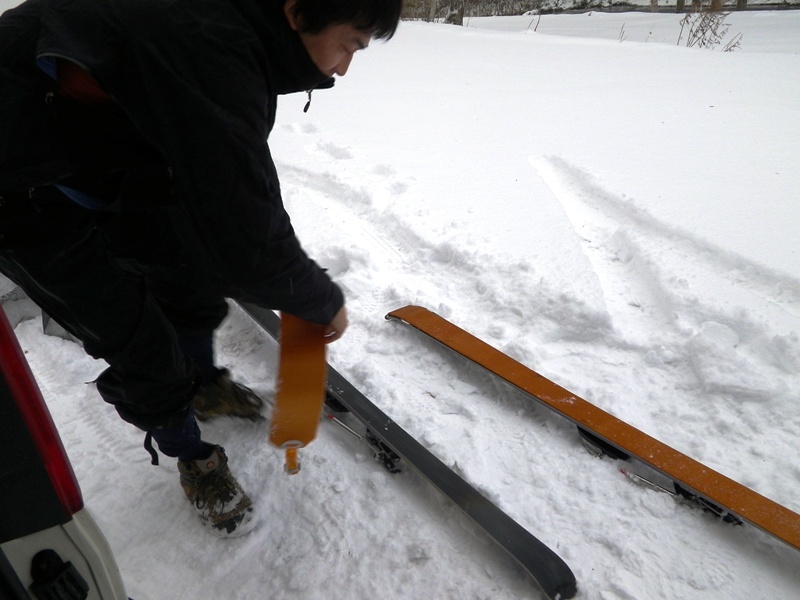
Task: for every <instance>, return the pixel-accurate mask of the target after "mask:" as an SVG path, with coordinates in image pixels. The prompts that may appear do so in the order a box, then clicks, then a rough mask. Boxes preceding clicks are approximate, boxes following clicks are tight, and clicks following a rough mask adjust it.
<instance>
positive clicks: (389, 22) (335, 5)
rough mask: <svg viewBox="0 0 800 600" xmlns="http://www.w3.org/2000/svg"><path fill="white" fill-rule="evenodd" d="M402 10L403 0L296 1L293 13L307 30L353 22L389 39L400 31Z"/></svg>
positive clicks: (382, 38) (374, 34)
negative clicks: (398, 27) (398, 28)
mask: <svg viewBox="0 0 800 600" xmlns="http://www.w3.org/2000/svg"><path fill="white" fill-rule="evenodd" d="M402 10H403V0H296V2H295V5H294V10H293V12H294V16H295V17H296V18H297V19H298V22H299V23H300V29H301V30H302V31H303V32H305V33H319V32H320V31H322V30H323V29H325V28H326V27H329V26H330V25H341V24H350V25H352V26H353V27H355V28H356V29H360V30H361V31H366V32H369V33H371V34H372V37H374V38H376V39H379V40H388V39H391V37H392V36H393V35H394V33H395V31H397V25H398V23H399V21H400V13H401V12H402Z"/></svg>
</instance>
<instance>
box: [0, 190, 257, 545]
mask: <svg viewBox="0 0 800 600" xmlns="http://www.w3.org/2000/svg"><path fill="white" fill-rule="evenodd" d="M0 195H3V196H4V202H3V203H2V205H0V271H2V272H4V273H5V274H6V275H7V276H8V277H9V278H10V279H11V280H13V281H14V282H15V283H17V284H18V285H20V286H21V287H22V288H23V289H24V290H25V291H26V292H27V293H28V295H29V296H30V297H31V298H32V299H33V300H34V301H35V302H36V303H37V304H39V306H40V307H41V308H42V309H43V310H45V311H46V312H47V313H48V314H49V315H50V316H51V317H52V318H54V319H56V320H57V321H58V322H59V323H60V324H61V325H62V326H63V327H64V328H65V329H67V331H69V332H70V333H71V334H72V335H74V336H75V337H77V338H78V339H80V340H81V341H82V342H83V345H84V348H85V350H86V351H87V353H89V354H90V355H91V356H93V357H95V358H102V359H105V360H106V362H108V364H109V367H108V368H107V369H106V370H105V371H103V373H102V374H101V375H100V377H99V378H98V381H97V387H98V390H99V392H100V394H101V395H102V397H103V398H104V399H105V400H106V401H107V402H109V403H111V404H113V405H114V407H115V408H116V409H117V412H118V413H119V414H120V416H121V417H122V418H123V419H124V420H126V421H128V422H130V423H132V424H134V425H136V426H137V427H139V428H140V429H142V430H144V431H148V432H150V433H151V435H152V437H153V438H154V439H156V441H157V442H159V447H160V448H161V449H162V452H164V453H165V454H167V455H169V456H175V457H178V458H179V459H183V463H182V464H188V465H195V464H196V463H197V461H198V460H200V459H202V461H207V459H208V457H209V456H215V457H216V459H215V461H212V462H214V463H215V464H216V465H217V467H219V468H216V469H213V470H212V471H213V472H214V473H216V472H217V471H221V472H223V473H224V471H226V470H227V465H226V464H224V463H226V461H223V460H221V459H220V456H222V457H224V453H222V451H221V449H218V447H211V446H210V445H207V444H204V443H203V442H202V441H201V439H200V435H199V429H198V428H197V424H196V422H195V420H194V415H193V412H192V410H191V407H190V403H191V399H192V397H193V396H194V394H195V392H196V389H197V385H198V383H199V377H198V373H197V370H196V368H195V366H194V365H193V363H192V362H191V361H190V360H187V359H186V358H185V356H184V354H183V352H182V351H181V350H180V347H179V344H178V340H177V335H176V333H175V330H174V328H173V327H172V325H171V323H170V322H169V320H168V319H167V318H166V317H165V315H164V314H163V312H162V310H161V308H160V307H159V305H158V303H157V302H156V301H155V299H154V298H153V296H152V295H151V294H150V292H149V291H148V289H147V286H146V282H145V280H144V279H143V278H142V277H141V276H138V275H136V274H134V273H131V272H128V271H125V270H123V269H122V268H120V266H119V264H118V263H117V261H116V260H115V259H114V258H113V257H112V256H110V254H109V252H108V246H107V243H106V240H105V237H104V235H102V234H101V233H100V232H99V231H98V230H97V228H96V227H95V223H94V216H95V215H94V213H92V212H90V211H87V210H84V209H82V208H80V207H77V206H75V205H74V204H72V203H71V202H70V201H69V200H67V199H66V198H64V197H63V196H62V195H61V194H60V193H59V192H57V191H55V190H52V189H47V190H37V196H36V197H35V198H34V199H33V200H32V201H29V202H26V201H25V200H26V199H25V198H21V197H19V196H18V195H12V194H0ZM162 443H163V447H162V446H161V444H162ZM215 453H216V454H215ZM202 461H201V462H202ZM223 467H224V469H223ZM227 474H228V475H229V471H227ZM206 476H210V477H212V478H213V479H215V480H220V477H219V473H217V474H216V475H214V474H213V473H212V474H211V475H209V472H208V471H203V472H201V473H200V475H198V477H199V478H200V479H202V478H203V477H206ZM223 479H226V480H231V481H233V483H234V484H235V480H234V479H233V478H232V476H230V477H227V478H225V477H223ZM182 480H183V478H182ZM220 481H221V480H220ZM222 483H225V482H224V481H223V482H222ZM195 487H196V488H199V487H203V488H204V489H205V488H207V487H209V486H199V485H195ZM227 487H228V488H231V489H233V488H232V487H231V486H230V485H228V486H227ZM234 487H238V484H235V486H234ZM184 489H186V486H184ZM238 489H239V491H240V490H241V488H238ZM237 493H238V492H237ZM240 495H241V496H242V498H241V499H242V502H238V503H237V504H236V506H235V507H234V508H235V509H236V514H234V515H232V516H230V518H229V519H227V521H226V516H227V513H226V512H225V511H220V510H217V511H216V512H215V513H214V514H213V519H211V521H213V522H212V523H210V524H211V525H212V528H216V529H217V530H218V531H217V532H218V533H219V532H220V531H221V532H223V533H224V534H226V535H227V534H231V532H232V531H234V530H236V529H237V527H238V526H239V525H242V526H244V525H245V524H246V523H244V520H245V518H246V519H247V521H250V519H251V515H248V513H250V512H251V510H252V509H251V508H250V502H249V499H247V498H246V496H245V495H244V494H243V492H242V493H241V494H240ZM190 499H192V500H193V501H195V504H199V503H198V502H197V498H190ZM245 499H246V502H244V500H245ZM217 505H218V507H222V506H223V505H224V502H223V503H220V502H218V503H217ZM226 510H227V509H226ZM202 516H203V515H202V514H201V518H202ZM231 519H234V520H235V522H233V523H232V522H231ZM223 521H225V522H223Z"/></svg>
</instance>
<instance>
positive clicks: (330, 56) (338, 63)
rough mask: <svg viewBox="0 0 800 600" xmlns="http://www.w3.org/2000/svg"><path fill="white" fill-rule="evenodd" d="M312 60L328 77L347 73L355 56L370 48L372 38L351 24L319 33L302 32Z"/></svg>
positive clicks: (302, 37)
mask: <svg viewBox="0 0 800 600" xmlns="http://www.w3.org/2000/svg"><path fill="white" fill-rule="evenodd" d="M300 39H301V40H302V41H303V45H305V47H306V50H307V51H308V54H309V56H310V57H311V60H313V61H314V64H315V65H317V68H318V69H319V70H320V71H322V72H323V73H325V75H327V76H328V77H332V76H333V75H338V76H339V77H341V76H343V75H344V74H345V73H347V69H348V68H349V67H350V61H351V60H353V55H354V54H355V53H356V52H358V51H359V50H363V49H365V48H366V47H367V46H369V42H370V40H371V39H372V36H371V35H370V34H369V33H365V32H364V31H362V30H360V29H356V28H355V27H353V26H352V25H349V24H341V25H331V26H329V27H326V28H325V29H323V30H322V31H320V32H319V33H303V32H302V31H301V32H300Z"/></svg>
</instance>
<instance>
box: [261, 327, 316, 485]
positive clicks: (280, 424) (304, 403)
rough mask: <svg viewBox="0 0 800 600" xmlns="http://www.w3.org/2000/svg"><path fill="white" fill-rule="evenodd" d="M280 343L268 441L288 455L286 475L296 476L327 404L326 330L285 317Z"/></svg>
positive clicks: (281, 328)
mask: <svg viewBox="0 0 800 600" xmlns="http://www.w3.org/2000/svg"><path fill="white" fill-rule="evenodd" d="M279 339H280V354H279V360H278V389H277V391H276V393H275V407H274V408H273V411H272V419H271V420H270V431H269V441H270V442H272V444H273V445H274V446H276V447H278V448H281V449H283V450H285V451H286V472H287V473H289V474H290V475H295V474H297V473H298V472H299V471H300V462H299V460H298V455H297V451H298V450H299V449H300V448H304V447H305V446H307V445H308V444H310V443H311V441H312V440H313V439H314V438H315V437H316V436H317V426H318V424H319V419H320V416H321V414H322V404H323V402H325V381H326V376H327V368H328V363H327V362H326V360H325V326H324V325H318V324H317V323H309V322H308V321H304V320H303V319H299V318H297V317H295V316H292V315H290V314H287V313H283V314H282V315H281V325H280V338H279Z"/></svg>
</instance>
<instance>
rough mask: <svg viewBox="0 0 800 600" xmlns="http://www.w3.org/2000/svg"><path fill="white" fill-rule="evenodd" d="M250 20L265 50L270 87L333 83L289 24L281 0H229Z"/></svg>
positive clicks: (283, 89)
mask: <svg viewBox="0 0 800 600" xmlns="http://www.w3.org/2000/svg"><path fill="white" fill-rule="evenodd" d="M230 1H231V3H232V4H233V5H234V6H235V7H236V8H237V9H238V10H239V11H240V12H241V13H242V15H243V16H244V17H245V18H246V19H247V20H248V22H250V23H251V25H252V27H253V29H254V30H255V32H256V34H257V35H258V37H259V39H260V40H261V43H262V45H263V47H264V51H265V53H266V60H267V63H268V65H269V71H270V75H271V80H272V81H271V83H272V89H273V91H274V92H275V93H277V94H291V93H294V92H302V91H306V90H312V89H315V88H325V87H331V86H333V82H334V80H333V77H328V76H327V75H325V74H324V73H322V72H321V71H320V70H319V69H318V68H317V66H316V65H315V64H314V61H312V60H311V57H310V56H309V55H308V51H307V50H306V48H305V46H304V45H303V42H302V40H301V39H300V36H299V35H298V33H297V32H296V31H295V30H294V29H292V28H291V27H290V25H289V22H288V20H287V19H286V15H285V14H284V12H283V5H284V2H285V0H230Z"/></svg>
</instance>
